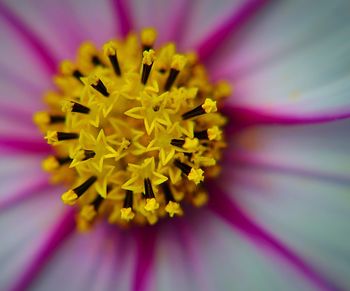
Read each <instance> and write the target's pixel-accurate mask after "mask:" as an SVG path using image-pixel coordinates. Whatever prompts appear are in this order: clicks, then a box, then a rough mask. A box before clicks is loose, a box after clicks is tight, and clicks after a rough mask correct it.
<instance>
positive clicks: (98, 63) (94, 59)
mask: <svg viewBox="0 0 350 291" xmlns="http://www.w3.org/2000/svg"><path fill="white" fill-rule="evenodd" d="M91 61H92V63H93V64H94V65H95V66H103V63H102V61H101V60H100V58H99V57H98V56H93V57H92V59H91Z"/></svg>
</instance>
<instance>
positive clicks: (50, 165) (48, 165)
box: [42, 156, 60, 172]
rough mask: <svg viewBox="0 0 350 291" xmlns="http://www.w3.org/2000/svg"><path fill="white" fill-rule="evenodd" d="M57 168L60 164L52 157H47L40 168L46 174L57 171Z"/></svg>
mask: <svg viewBox="0 0 350 291" xmlns="http://www.w3.org/2000/svg"><path fill="white" fill-rule="evenodd" d="M59 166H60V164H59V163H58V161H57V159H56V158H55V157H54V156H49V157H47V158H46V159H45V160H44V161H43V162H42V168H43V170H44V171H46V172H52V171H54V170H56V169H58V167H59Z"/></svg>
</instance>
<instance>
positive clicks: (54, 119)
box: [50, 115, 66, 124]
mask: <svg viewBox="0 0 350 291" xmlns="http://www.w3.org/2000/svg"><path fill="white" fill-rule="evenodd" d="M65 121H66V117H65V116H63V115H50V124H54V123H61V122H65Z"/></svg>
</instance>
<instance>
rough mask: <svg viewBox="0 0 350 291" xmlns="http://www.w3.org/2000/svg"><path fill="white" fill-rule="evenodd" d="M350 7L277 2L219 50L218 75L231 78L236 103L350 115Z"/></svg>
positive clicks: (215, 66)
mask: <svg viewBox="0 0 350 291" xmlns="http://www.w3.org/2000/svg"><path fill="white" fill-rule="evenodd" d="M307 5H309V7H308V6H307ZM349 11H350V6H349V2H348V1H319V2H318V4H317V5H316V6H315V5H314V4H313V3H311V2H310V3H308V4H307V3H305V1H283V2H272V3H271V4H270V5H269V6H267V9H265V10H263V12H262V13H261V14H259V16H258V17H256V18H255V19H254V20H253V21H252V22H251V23H250V25H248V26H247V27H245V28H244V29H242V31H241V32H240V33H239V34H238V35H236V36H235V37H233V38H232V41H231V43H229V44H228V45H227V46H226V47H225V48H224V49H222V50H221V51H219V52H218V54H217V58H216V59H214V60H213V63H212V65H213V67H212V71H213V78H214V79H218V78H223V77H224V78H229V79H231V80H232V82H233V83H234V85H235V95H234V98H232V99H231V100H230V102H232V104H234V105H236V106H243V107H249V108H259V109H260V110H263V111H264V112H268V113H272V114H273V113H279V114H285V115H287V116H288V115H292V116H310V115H311V116H314V115H317V116H322V115H324V114H327V113H334V114H336V113H349V111H350V103H349V98H347V92H348V91H349V84H350V82H349V80H350V79H349V74H348V67H349V63H350V57H349V55H350V54H349V52H350V44H349V43H348V42H347V39H348V38H349V36H350V27H349V19H350V17H349V16H350V14H349V13H350V12H349ZM334 15H337V17H334Z"/></svg>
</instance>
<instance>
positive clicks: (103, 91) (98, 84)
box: [90, 76, 109, 97]
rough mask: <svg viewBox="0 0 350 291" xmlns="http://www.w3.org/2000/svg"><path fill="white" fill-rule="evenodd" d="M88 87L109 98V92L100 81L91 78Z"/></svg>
mask: <svg viewBox="0 0 350 291" xmlns="http://www.w3.org/2000/svg"><path fill="white" fill-rule="evenodd" d="M90 86H91V87H92V88H94V89H95V90H96V91H98V92H100V93H101V94H102V95H103V96H105V97H109V92H108V90H107V88H106V86H105V84H103V82H102V81H101V79H99V78H98V77H96V76H93V77H92V78H91V85H90Z"/></svg>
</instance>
